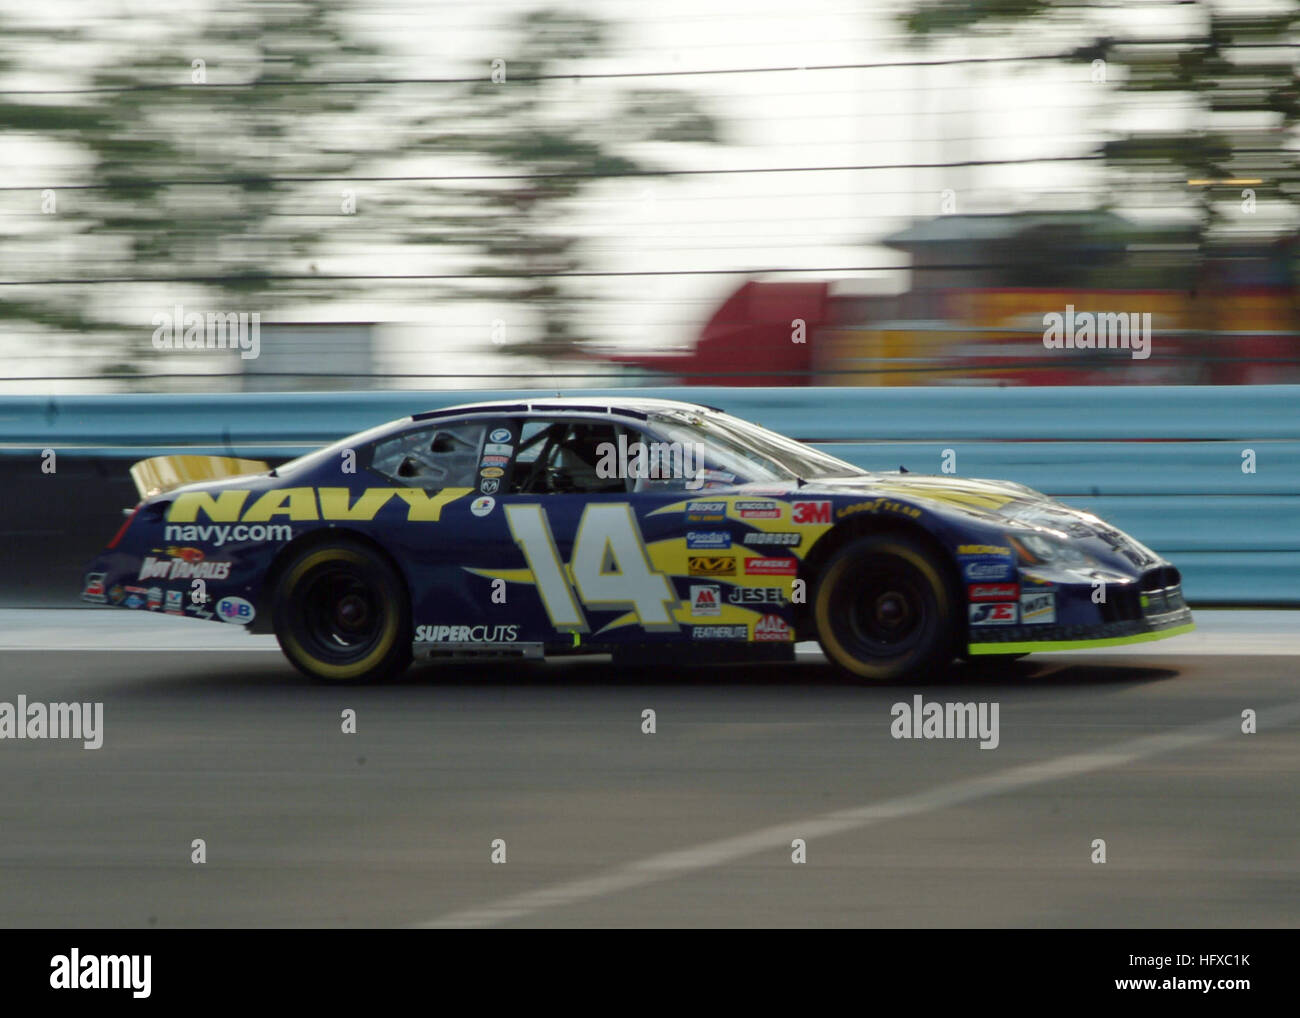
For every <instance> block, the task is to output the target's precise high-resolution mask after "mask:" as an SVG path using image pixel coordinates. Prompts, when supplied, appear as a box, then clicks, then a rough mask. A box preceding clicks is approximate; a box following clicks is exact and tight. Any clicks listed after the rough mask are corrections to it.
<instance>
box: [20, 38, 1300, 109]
mask: <svg viewBox="0 0 1300 1018" xmlns="http://www.w3.org/2000/svg"><path fill="white" fill-rule="evenodd" d="M1210 42H1211V40H1210V39H1208V38H1206V37H1204V36H1197V37H1192V38H1183V39H1105V40H1098V41H1097V42H1095V43H1093V44H1091V45H1086V46H1081V47H1078V48H1076V49H1073V50H1067V51H1065V52H1061V53H1029V54H1024V55H1020V56H1011V55H1007V56H988V57H945V58H943V59H940V60H884V61H876V62H868V63H858V62H854V63H840V64H808V65H798V64H786V65H781V66H771V67H714V68H699V69H696V70H685V71H683V70H672V71H605V72H574V73H571V74H558V73H557V74H530V75H519V76H518V77H514V76H511V75H510V73H509V61H507V62H506V78H505V81H504V82H503V83H504V84H509V83H510V82H538V81H613V80H619V79H637V78H690V77H719V76H723V75H733V74H789V73H793V72H798V71H864V70H873V71H884V70H891V69H903V68H910V67H952V66H958V65H972V64H1005V63H1033V62H1041V61H1058V60H1072V59H1073V60H1085V59H1086V60H1091V59H1093V58H1094V57H1095V56H1097V55H1099V53H1100V51H1101V50H1102V49H1117V48H1120V47H1124V46H1207V45H1209V44H1210ZM1297 46H1300V42H1274V41H1269V42H1241V43H1226V44H1220V47H1221V48H1227V49H1293V48H1295V47H1297ZM490 80H491V74H490V73H489V74H479V75H473V76H470V77H446V78H421V77H411V78H387V77H377V76H368V77H359V78H315V79H306V80H304V79H297V78H256V79H254V80H252V81H232V82H205V83H203V84H196V83H194V82H188V81H185V82H154V83H149V84H143V83H142V84H134V85H87V86H84V87H81V88H50V89H36V88H32V89H24V88H8V89H0V95H31V96H39V95H99V94H114V93H125V92H166V91H177V90H193V89H204V88H215V89H241V88H245V89H246V88H328V87H333V86H336V85H341V86H347V85H473V84H481V83H483V82H485V81H490Z"/></svg>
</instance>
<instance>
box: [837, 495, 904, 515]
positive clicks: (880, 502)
mask: <svg viewBox="0 0 1300 1018" xmlns="http://www.w3.org/2000/svg"><path fill="white" fill-rule="evenodd" d="M857 513H894V514H896V515H899V516H906V517H908V518H909V519H913V520H916V519H920V518H921V510H920V509H918V508H916V506H913V505H908V504H907V503H906V502H895V501H894V500H893V499H890V498H873V499H868V500H867V501H865V502H853V503H851V504H849V505H844V506H840V507H839V509H837V510H836V511H835V518H836V519H840V520H842V519H844V517H846V516H853V515H855V514H857Z"/></svg>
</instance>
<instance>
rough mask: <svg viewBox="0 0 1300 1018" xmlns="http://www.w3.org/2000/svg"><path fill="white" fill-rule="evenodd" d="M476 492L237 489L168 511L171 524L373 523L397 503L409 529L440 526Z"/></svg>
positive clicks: (187, 495)
mask: <svg viewBox="0 0 1300 1018" xmlns="http://www.w3.org/2000/svg"><path fill="white" fill-rule="evenodd" d="M473 490H474V489H473V488H444V489H443V490H442V491H435V492H427V491H425V490H424V489H422V488H366V489H365V490H364V491H363V492H361V493H360V494H359V495H357V496H356V497H355V499H354V498H353V494H352V492H351V491H349V490H348V489H347V488H278V489H276V490H274V491H267V492H264V493H262V494H260V495H257V496H256V497H253V492H251V491H247V490H242V489H238V488H232V489H227V490H225V491H219V492H217V493H216V494H213V493H212V492H209V491H187V492H183V493H181V494H180V495H177V496H176V500H175V501H174V502H172V504H171V508H170V509H168V511H167V522H168V523H195V522H198V521H199V520H200V519H208V520H211V521H212V522H213V523H268V522H270V521H272V520H277V519H284V520H292V521H294V522H305V521H310V520H346V521H351V522H356V521H365V520H373V519H374V518H375V517H376V516H377V515H378V514H379V510H380V509H382V508H384V506H386V505H388V503H389V502H391V501H393V500H394V499H397V500H399V501H401V502H405V503H406V519H407V522H408V523H437V522H438V520H439V519H440V518H441V516H442V510H443V507H444V506H446V505H448V504H449V503H451V502H454V501H456V499H458V498H464V497H465V496H466V495H468V494H470V493H472V492H473Z"/></svg>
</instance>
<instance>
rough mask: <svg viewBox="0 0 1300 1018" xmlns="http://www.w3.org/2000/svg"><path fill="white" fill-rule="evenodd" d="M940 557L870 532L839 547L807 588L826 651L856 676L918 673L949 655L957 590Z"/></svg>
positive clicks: (906, 541)
mask: <svg viewBox="0 0 1300 1018" xmlns="http://www.w3.org/2000/svg"><path fill="white" fill-rule="evenodd" d="M945 577H946V574H945V571H944V568H943V565H942V563H941V562H939V561H938V560H937V558H936V556H935V555H933V554H932V553H931V552H930V551H929V550H928V549H926V548H925V547H924V546H923V545H921V544H920V543H919V542H917V541H915V540H913V539H911V538H909V537H905V536H902V535H895V534H875V535H870V536H867V537H862V538H859V539H857V540H855V541H852V542H851V543H849V544H847V545H845V546H844V547H843V548H841V549H840V550H839V551H838V552H836V553H835V555H834V556H833V557H832V558H831V560H830V561H829V562H828V563H827V564H826V568H825V569H824V570H823V571H822V574H821V576H820V578H819V579H818V583H817V589H816V592H815V594H814V595H813V620H814V622H815V623H816V626H817V637H818V640H819V642H820V643H821V646H822V650H823V651H824V652H825V654H826V657H827V658H828V659H829V660H830V661H831V663H832V664H834V665H835V666H836V668H838V669H839V670H840V671H841V672H844V673H847V674H848V675H851V676H853V677H855V678H858V679H868V680H872V681H889V680H892V679H898V678H902V677H904V676H916V677H924V676H926V675H927V674H930V673H934V672H936V671H939V670H941V669H946V668H947V667H948V666H949V665H950V664H951V662H952V658H953V653H954V650H955V648H956V646H957V634H958V632H959V629H960V627H959V626H958V625H957V624H956V615H957V610H958V604H957V598H956V596H955V594H954V593H953V591H952V589H951V586H950V584H949V582H948V580H947V579H946V578H945Z"/></svg>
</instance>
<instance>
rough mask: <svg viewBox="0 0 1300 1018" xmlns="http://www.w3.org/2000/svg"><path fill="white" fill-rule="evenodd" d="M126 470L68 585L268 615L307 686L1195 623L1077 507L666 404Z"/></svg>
mask: <svg viewBox="0 0 1300 1018" xmlns="http://www.w3.org/2000/svg"><path fill="white" fill-rule="evenodd" d="M131 472H132V476H133V478H134V479H135V482H136V485H137V487H138V488H139V490H140V493H141V499H142V500H141V501H140V503H139V504H138V505H137V506H136V507H135V509H134V510H133V511H131V512H130V516H129V518H128V519H127V521H126V522H125V523H124V524H123V526H122V528H121V530H120V531H119V532H118V534H117V536H116V537H114V538H113V540H112V542H111V543H110V544H109V546H108V548H107V549H106V550H105V551H104V552H103V553H102V554H101V555H100V556H99V557H98V558H97V559H96V560H95V561H94V562H93V563H92V564H91V565H90V566H89V567H88V575H87V577H86V582H85V586H84V589H83V591H82V597H83V599H85V600H87V601H91V602H95V603H98V604H107V605H115V606H118V607H122V608H131V609H135V610H139V611H152V612H160V613H163V614H173V615H188V616H191V617H197V618H203V619H212V620H217V621H221V622H226V623H235V624H239V625H246V626H248V627H250V628H251V629H252V630H253V631H255V632H268V631H272V632H274V633H275V635H276V637H277V638H278V640H279V643H280V646H281V648H282V649H283V650H284V653H285V655H286V656H287V657H288V658H289V660H290V661H291V662H292V663H293V664H294V665H295V666H296V667H297V668H299V669H300V670H301V671H303V672H305V673H306V674H307V675H309V676H311V677H313V678H316V679H319V680H323V681H327V682H365V681H372V680H378V679H381V678H383V677H386V676H391V675H394V674H397V673H399V672H400V671H402V670H403V669H405V668H406V667H407V665H408V664H409V663H410V662H411V660H412V657H413V656H416V657H421V658H466V657H485V656H487V657H523V658H528V657H541V656H542V655H552V654H583V653H606V654H608V653H612V654H613V655H614V656H615V658H616V659H618V660H625V661H630V662H638V663H658V662H660V661H665V660H672V661H690V662H700V661H730V660H793V656H794V641H795V640H796V639H801V640H809V639H815V640H817V641H818V642H819V643H820V644H821V647H822V649H823V650H824V652H825V654H826V656H827V658H828V659H829V660H830V661H831V662H832V663H833V664H834V665H835V667H836V668H838V669H839V670H841V671H842V672H844V673H846V674H848V675H850V676H853V677H856V678H859V679H867V680H892V679H896V678H899V677H901V676H914V677H923V676H925V675H927V674H931V673H933V672H936V671H940V670H943V669H946V668H947V667H948V666H949V665H950V664H951V663H952V661H953V659H954V658H955V657H964V658H970V657H974V656H978V655H985V656H992V657H996V658H1003V659H1009V658H1013V657H1018V656H1021V655H1024V654H1028V653H1031V652H1036V651H1051V650H1076V649H1080V648H1089V647H1098V646H1106V645H1113V644H1122V643H1130V642H1136V641H1141V640H1156V639H1162V638H1164V637H1167V636H1173V635H1176V634H1178V633H1185V632H1188V631H1190V630H1191V629H1192V628H1193V622H1192V616H1191V612H1190V611H1189V610H1188V608H1187V606H1186V604H1185V603H1184V601H1183V596H1182V589H1181V581H1180V577H1179V573H1178V570H1177V569H1175V568H1174V567H1173V566H1172V565H1171V564H1170V563H1169V562H1167V561H1165V560H1164V559H1163V558H1161V557H1160V556H1159V555H1157V554H1155V553H1154V552H1153V551H1151V550H1150V549H1148V548H1146V547H1144V546H1143V545H1142V544H1140V543H1138V542H1137V541H1135V540H1133V539H1132V538H1131V537H1129V536H1128V535H1126V534H1124V533H1122V532H1120V531H1119V530H1116V529H1115V528H1114V527H1111V526H1109V525H1107V524H1106V523H1104V522H1103V521H1102V520H1100V519H1098V518H1097V517H1096V516H1093V515H1091V514H1089V513H1087V512H1083V511H1080V510H1077V509H1072V508H1069V507H1068V506H1065V505H1062V504H1061V503H1059V502H1056V501H1054V500H1052V499H1050V498H1047V497H1046V496H1044V495H1042V494H1039V493H1038V492H1036V491H1033V490H1032V489H1030V488H1026V487H1024V486H1023V485H1019V484H1012V483H1007V482H1001V481H986V480H970V479H958V478H954V477H948V476H923V475H917V474H910V473H904V472H899V473H893V472H890V473H876V472H871V471H867V470H863V469H861V468H859V467H855V466H853V465H851V464H849V463H845V462H843V461H842V460H838V459H836V458H834V457H832V456H829V455H827V454H826V453H824V452H820V451H818V450H816V449H813V448H811V447H809V446H806V445H803V444H801V443H799V442H796V441H793V440H791V439H788V438H785V437H783V436H781V435H778V434H776V433H774V432H771V431H768V430H766V429H764V428H761V427H759V426H757V425H755V424H751V423H749V422H746V421H743V420H740V419H738V418H735V417H732V416H730V415H728V414H726V413H723V412H722V411H720V410H717V409H713V408H710V407H704V406H697V405H694V404H690V403H684V402H677V401H673V400H656V399H644V398H629V399H613V398H606V397H601V398H587V399H582V398H564V399H562V398H554V399H540V398H539V399H537V400H531V399H521V400H519V401H518V402H513V403H500V402H497V403H481V404H472V405H466V406H459V407H454V408H451V409H447V410H438V411H434V412H431V413H421V414H415V415H414V416H412V417H407V418H403V419H402V420H399V421H395V422H393V423H391V424H386V425H383V426H382V427H378V428H374V429H372V430H370V431H365V432H362V433H360V434H357V435H353V436H352V437H350V438H346V439H344V440H343V441H341V442H338V443H336V444H335V445H331V446H329V447H327V448H324V449H321V450H320V451H318V452H314V453H311V454H310V455H307V456H304V457H302V458H300V459H296V460H293V461H292V462H289V463H286V464H284V465H282V466H280V467H277V468H275V469H271V468H269V467H268V465H267V464H265V463H260V462H256V461H250V460H237V459H228V458H224V457H213V456H163V457H155V458H153V459H149V460H143V461H141V462H140V463H137V464H135V466H133V467H132V468H131Z"/></svg>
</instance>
